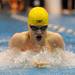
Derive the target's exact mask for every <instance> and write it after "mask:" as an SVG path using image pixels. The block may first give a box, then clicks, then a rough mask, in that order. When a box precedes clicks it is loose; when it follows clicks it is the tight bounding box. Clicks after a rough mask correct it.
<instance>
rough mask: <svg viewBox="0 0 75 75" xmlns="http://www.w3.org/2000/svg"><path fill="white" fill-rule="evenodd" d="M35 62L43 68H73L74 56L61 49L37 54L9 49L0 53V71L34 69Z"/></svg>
mask: <svg viewBox="0 0 75 75" xmlns="http://www.w3.org/2000/svg"><path fill="white" fill-rule="evenodd" d="M35 62H36V63H44V66H45V67H75V54H74V53H72V52H69V51H63V50H61V49H56V51H55V52H53V53H50V52H49V51H48V50H47V49H45V48H44V50H43V51H42V50H41V51H40V52H39V53H35V52H30V51H26V52H20V51H14V50H10V49H8V50H6V51H4V52H1V53H0V69H5V68H26V67H34V66H35Z"/></svg>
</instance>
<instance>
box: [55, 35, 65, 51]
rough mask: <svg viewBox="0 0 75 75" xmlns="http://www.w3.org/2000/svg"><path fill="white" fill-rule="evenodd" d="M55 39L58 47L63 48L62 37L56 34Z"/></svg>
mask: <svg viewBox="0 0 75 75" xmlns="http://www.w3.org/2000/svg"><path fill="white" fill-rule="evenodd" d="M56 40H57V44H58V47H59V48H61V49H63V50H64V46H65V44H64V39H63V37H62V36H61V35H58V36H57V39H56Z"/></svg>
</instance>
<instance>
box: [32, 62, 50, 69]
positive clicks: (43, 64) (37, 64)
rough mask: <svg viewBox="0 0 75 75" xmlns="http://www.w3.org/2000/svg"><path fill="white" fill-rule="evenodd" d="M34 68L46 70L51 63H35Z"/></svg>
mask: <svg viewBox="0 0 75 75" xmlns="http://www.w3.org/2000/svg"><path fill="white" fill-rule="evenodd" d="M32 64H33V66H34V67H37V68H44V67H47V66H48V65H49V62H47V61H43V62H41V61H34V62H32Z"/></svg>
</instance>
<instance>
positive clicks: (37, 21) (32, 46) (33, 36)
mask: <svg viewBox="0 0 75 75" xmlns="http://www.w3.org/2000/svg"><path fill="white" fill-rule="evenodd" d="M47 28H48V13H47V11H46V10H45V9H44V8H42V7H34V8H32V9H31V10H30V12H29V14H28V29H29V30H28V31H27V32H21V33H16V34H14V35H13V36H12V38H11V40H10V42H9V47H10V48H13V49H14V50H17V51H21V52H25V51H27V50H30V51H32V52H40V50H42V49H43V47H46V48H47V50H49V52H50V53H51V52H54V51H55V50H56V48H60V49H62V50H64V41H63V38H62V36H61V35H60V34H58V33H54V32H49V31H47ZM36 64H37V63H36ZM37 65H38V64H37ZM39 65H40V64H39Z"/></svg>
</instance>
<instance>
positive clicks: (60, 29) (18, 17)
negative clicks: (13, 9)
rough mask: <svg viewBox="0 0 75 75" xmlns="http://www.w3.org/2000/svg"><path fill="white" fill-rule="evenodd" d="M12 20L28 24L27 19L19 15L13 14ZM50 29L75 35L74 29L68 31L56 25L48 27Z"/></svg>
mask: <svg viewBox="0 0 75 75" xmlns="http://www.w3.org/2000/svg"><path fill="white" fill-rule="evenodd" d="M11 18H13V19H16V20H19V21H23V22H27V17H24V16H21V15H17V14H12V15H11ZM48 27H49V28H51V29H52V30H54V31H56V32H59V33H60V32H65V33H69V34H72V35H75V31H74V30H72V29H67V28H65V27H63V26H61V25H54V24H49V26H48Z"/></svg>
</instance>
